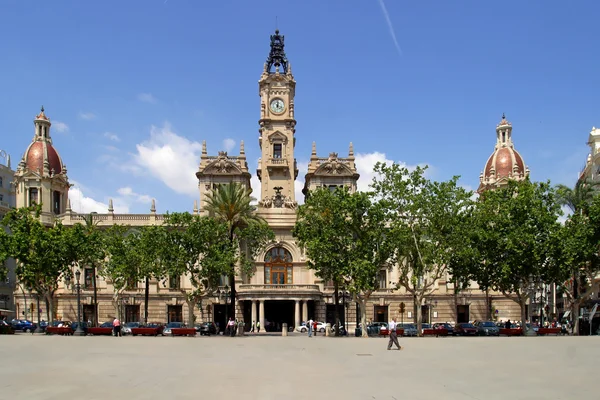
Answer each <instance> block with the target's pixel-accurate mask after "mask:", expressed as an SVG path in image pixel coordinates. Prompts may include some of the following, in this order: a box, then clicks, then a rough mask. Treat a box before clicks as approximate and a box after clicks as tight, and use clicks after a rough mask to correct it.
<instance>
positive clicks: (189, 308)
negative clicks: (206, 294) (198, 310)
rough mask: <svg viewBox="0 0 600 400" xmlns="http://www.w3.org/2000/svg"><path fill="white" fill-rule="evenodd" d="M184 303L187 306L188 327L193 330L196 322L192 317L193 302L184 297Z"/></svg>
mask: <svg viewBox="0 0 600 400" xmlns="http://www.w3.org/2000/svg"><path fill="white" fill-rule="evenodd" d="M185 302H186V304H187V306H188V327H190V328H193V327H194V324H195V322H196V318H195V315H194V302H193V301H191V300H190V299H188V298H187V297H186V299H185Z"/></svg>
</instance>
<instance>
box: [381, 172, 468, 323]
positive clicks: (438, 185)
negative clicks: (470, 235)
mask: <svg viewBox="0 0 600 400" xmlns="http://www.w3.org/2000/svg"><path fill="white" fill-rule="evenodd" d="M425 171H426V168H421V167H417V168H415V169H414V170H412V171H409V170H408V169H407V168H405V167H404V166H402V165H399V164H395V163H394V164H391V165H386V164H383V163H378V164H377V165H376V166H375V172H376V173H377V174H378V175H379V176H378V177H376V178H375V179H374V181H373V184H372V188H373V190H374V194H375V196H376V197H377V198H380V199H381V202H382V206H383V207H384V209H385V213H386V220H387V221H386V222H387V225H388V226H389V231H388V235H389V236H390V240H391V241H392V242H393V246H394V257H393V258H392V260H391V261H393V263H394V264H396V265H397V268H398V272H399V282H398V283H397V284H398V287H404V288H405V289H406V291H407V292H408V293H410V294H412V295H413V303H414V315H415V322H416V324H417V329H418V330H419V331H420V330H421V327H422V316H421V312H420V311H421V305H422V304H423V300H424V299H425V298H426V297H427V296H429V295H430V294H431V293H433V291H434V290H435V283H436V281H438V280H439V279H440V278H441V277H443V276H444V275H445V274H446V272H447V266H448V263H449V262H451V261H452V255H453V253H454V252H455V251H456V250H457V246H459V245H461V243H462V242H461V238H460V234H461V233H462V229H460V226H461V222H462V221H463V219H462V215H463V214H464V213H465V212H466V210H468V209H469V208H470V207H471V206H472V200H471V199H470V197H471V196H472V193H471V192H470V191H467V190H465V189H464V188H462V187H460V186H458V184H457V181H458V177H453V178H452V179H450V180H449V181H445V182H435V181H431V180H429V179H427V178H426V177H425Z"/></svg>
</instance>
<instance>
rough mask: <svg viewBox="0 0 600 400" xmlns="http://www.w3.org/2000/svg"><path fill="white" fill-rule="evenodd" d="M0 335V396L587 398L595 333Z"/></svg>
mask: <svg viewBox="0 0 600 400" xmlns="http://www.w3.org/2000/svg"><path fill="white" fill-rule="evenodd" d="M401 343H402V344H403V345H404V346H405V349H404V350H402V351H395V350H392V351H386V345H387V339H383V338H369V339H362V338H354V337H348V338H328V337H323V336H317V337H316V338H308V337H306V336H300V335H294V336H290V337H278V336H259V337H257V336H245V337H236V338H229V337H215V336H212V337H194V338H187V337H178V338H172V337H123V338H114V337H62V336H43V335H42V336H33V335H28V334H16V335H12V336H8V335H3V336H0V354H1V358H0V359H1V360H2V362H1V363H0V377H1V378H0V379H1V381H0V382H1V383H0V394H1V395H0V398H6V399H9V398H21V399H28V400H34V399H73V398H85V399H108V398H110V399H127V400H137V399H140V400H142V399H144V400H147V399H219V400H222V399H244V400H246V399H248V400H249V399H277V400H281V399H284V400H289V399H318V400H321V399H330V400H334V399H377V400H379V399H411V400H418V399H427V400H429V399H441V398H443V399H445V400H454V399H484V400H494V399H502V400H508V399H510V400H516V399H544V400H552V399H565V400H567V399H593V398H597V394H598V389H597V388H596V386H595V383H596V381H595V378H594V375H595V371H597V365H598V360H599V359H600V337H597V336H596V337H538V338H517V337H513V338H504V337H500V338H407V339H401ZM3 396H6V397H3Z"/></svg>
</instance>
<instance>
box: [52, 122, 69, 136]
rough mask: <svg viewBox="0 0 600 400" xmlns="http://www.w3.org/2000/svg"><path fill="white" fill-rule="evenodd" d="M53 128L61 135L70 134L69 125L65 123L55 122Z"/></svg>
mask: <svg viewBox="0 0 600 400" xmlns="http://www.w3.org/2000/svg"><path fill="white" fill-rule="evenodd" d="M52 126H53V127H54V130H55V131H56V132H59V133H67V132H69V125H67V124H65V123H64V122H60V121H53V122H52Z"/></svg>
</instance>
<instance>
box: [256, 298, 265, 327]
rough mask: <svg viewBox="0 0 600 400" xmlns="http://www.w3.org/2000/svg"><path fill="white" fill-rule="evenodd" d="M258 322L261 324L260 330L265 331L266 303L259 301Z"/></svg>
mask: <svg viewBox="0 0 600 400" xmlns="http://www.w3.org/2000/svg"><path fill="white" fill-rule="evenodd" d="M258 322H260V329H261V330H262V331H263V332H264V331H265V301H264V300H259V301H258Z"/></svg>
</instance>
